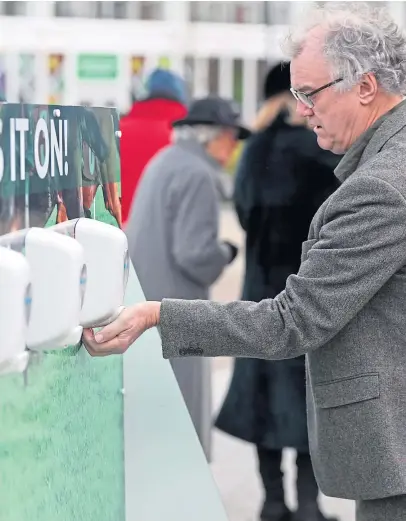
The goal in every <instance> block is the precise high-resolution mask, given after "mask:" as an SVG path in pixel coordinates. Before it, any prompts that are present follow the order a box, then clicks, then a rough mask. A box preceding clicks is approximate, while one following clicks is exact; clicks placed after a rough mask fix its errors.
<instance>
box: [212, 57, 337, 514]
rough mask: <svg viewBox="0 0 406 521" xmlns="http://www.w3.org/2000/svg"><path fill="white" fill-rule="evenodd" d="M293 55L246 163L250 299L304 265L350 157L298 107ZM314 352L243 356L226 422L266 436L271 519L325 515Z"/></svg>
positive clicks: (274, 79) (279, 75) (271, 84)
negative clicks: (286, 483) (290, 481)
mask: <svg viewBox="0 0 406 521" xmlns="http://www.w3.org/2000/svg"><path fill="white" fill-rule="evenodd" d="M289 88H290V68H289V64H282V63H279V64H278V65H276V66H275V67H274V68H272V69H271V70H270V71H269V73H268V75H267V78H266V80H265V85H264V95H265V100H266V101H265V103H264V105H263V106H262V108H261V110H260V111H259V113H258V116H257V120H256V122H255V125H254V127H255V133H254V134H253V135H252V136H251V138H249V140H248V141H247V142H246V145H245V147H244V149H243V151H242V154H241V158H240V161H239V164H238V167H237V172H236V181H235V192H234V201H235V207H236V211H237V214H238V218H239V221H240V223H241V226H242V228H243V229H244V230H245V232H246V270H245V277H244V286H243V294H242V299H243V300H251V301H256V302H258V301H260V300H262V299H266V298H274V297H275V296H276V295H278V293H280V292H281V291H282V290H283V289H284V288H285V284H286V279H287V278H288V277H289V275H291V274H296V273H297V271H298V269H299V266H300V257H301V246H302V242H303V241H305V240H306V239H307V234H308V230H309V225H310V222H311V220H312V218H313V216H314V214H315V213H316V211H317V209H318V208H319V206H320V205H321V204H322V203H323V202H324V200H325V199H326V198H327V197H328V196H329V195H330V194H331V193H332V192H333V191H334V190H335V189H336V188H337V186H338V181H337V180H336V178H335V176H334V172H333V171H334V168H335V167H336V166H337V164H338V161H339V159H340V157H338V156H334V155H333V154H331V153H330V152H327V151H324V150H322V149H321V148H319V146H318V144H317V140H316V136H315V134H314V133H313V132H312V131H311V130H309V129H308V128H306V126H305V122H304V120H302V119H298V117H297V116H296V113H295V105H296V102H295V100H294V98H293V96H292V95H291V94H290V92H289ZM305 394H306V391H305V358H304V357H300V358H296V359H290V360H280V361H266V360H258V359H243V358H240V359H237V360H236V361H235V365H234V372H233V376H232V379H231V383H230V387H229V390H228V393H227V395H226V398H225V401H224V404H223V406H222V408H221V410H220V413H219V415H218V417H217V421H216V424H215V425H216V427H217V428H219V429H221V430H222V431H224V432H226V433H228V434H231V435H233V436H236V437H237V438H240V439H242V440H245V441H248V442H250V443H253V444H255V445H256V450H257V457H258V464H259V473H260V476H261V479H262V483H263V486H264V492H265V494H264V496H265V497H264V503H263V507H262V511H261V515H260V518H261V520H262V521H290V520H295V521H324V520H325V519H326V518H325V517H324V515H323V514H322V513H321V512H320V510H319V507H318V502H317V498H318V487H317V484H316V481H315V478H314V475H313V469H312V464H311V460H310V455H309V447H308V437H307V421H306V396H305ZM287 447H290V448H294V449H296V451H297V458H296V465H297V498H298V510H297V511H296V512H295V513H292V512H291V511H290V510H289V509H288V507H287V506H286V503H285V498H284V488H283V474H282V471H281V460H282V450H283V449H284V448H287Z"/></svg>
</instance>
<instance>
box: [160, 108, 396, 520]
mask: <svg viewBox="0 0 406 521" xmlns="http://www.w3.org/2000/svg"><path fill="white" fill-rule="evenodd" d="M336 175H337V177H338V178H339V180H340V181H341V183H342V184H341V185H340V187H339V188H338V189H337V190H336V192H334V193H333V194H332V195H331V196H330V197H329V198H328V199H327V201H326V202H325V203H324V204H322V206H321V207H320V209H319V211H318V212H317V213H316V215H315V217H314V219H313V221H312V224H311V226H310V231H309V235H308V240H307V241H305V242H304V243H303V250H302V264H301V267H300V269H299V272H298V273H297V275H291V276H290V277H289V278H288V280H287V284H286V288H285V290H284V291H282V292H281V293H280V294H279V295H277V296H276V297H275V298H274V299H269V300H263V301H262V302H260V303H254V302H232V303H226V304H221V303H215V302H203V301H194V302H182V301H176V300H164V301H163V305H162V308H161V335H162V344H163V356H164V357H165V358H173V357H179V356H196V355H200V356H204V357H205V356H233V357H257V358H264V359H269V360H278V359H283V358H291V357H295V356H298V355H302V354H306V365H307V368H306V369H307V371H306V373H307V374H306V377H307V407H308V427H309V444H310V450H311V455H312V461H313V465H314V470H315V475H316V478H317V481H318V484H319V486H320V489H321V490H322V492H323V493H324V494H326V495H328V496H335V497H341V498H348V499H356V500H372V499H376V498H388V497H390V496H396V495H405V494H406V102H405V101H403V102H402V103H400V104H399V105H397V106H396V107H395V108H394V109H392V110H391V111H390V112H388V113H387V114H385V115H384V116H382V117H381V118H380V119H379V120H378V121H377V122H376V123H375V124H374V125H373V126H372V127H370V128H369V129H368V130H367V131H366V132H365V133H364V134H363V135H362V136H361V137H360V138H359V139H358V140H357V141H356V142H355V143H354V144H353V146H352V147H351V148H350V149H349V150H348V152H347V153H346V155H345V156H344V157H343V159H342V161H341V162H340V164H339V165H338V167H337V169H336ZM405 503H406V502H405ZM403 514H404V516H406V513H403ZM404 518H405V517H402V519H404ZM379 519H380V518H379ZM399 519H400V518H399ZM371 521H372V517H371Z"/></svg>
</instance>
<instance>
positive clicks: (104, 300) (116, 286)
mask: <svg viewBox="0 0 406 521" xmlns="http://www.w3.org/2000/svg"><path fill="white" fill-rule="evenodd" d="M49 229H50V230H53V231H55V232H59V234H65V235H67V236H69V237H71V238H74V239H75V240H76V241H77V242H78V243H79V244H80V246H81V247H82V248H83V250H84V255H85V263H86V268H87V284H86V293H85V297H84V303H83V307H82V311H81V314H80V325H81V326H83V327H100V326H104V325H106V324H108V323H109V322H112V321H113V320H114V319H115V318H116V317H117V316H118V315H119V313H120V312H121V311H122V309H123V302H124V294H125V290H126V286H127V281H128V273H129V254H128V242H127V237H126V235H125V233H124V232H123V231H122V230H120V229H118V228H115V227H114V226H111V225H110V224H106V223H102V222H100V221H96V220H93V219H86V218H79V219H73V220H70V221H66V222H64V223H61V224H57V225H56V226H52V227H51V228H49Z"/></svg>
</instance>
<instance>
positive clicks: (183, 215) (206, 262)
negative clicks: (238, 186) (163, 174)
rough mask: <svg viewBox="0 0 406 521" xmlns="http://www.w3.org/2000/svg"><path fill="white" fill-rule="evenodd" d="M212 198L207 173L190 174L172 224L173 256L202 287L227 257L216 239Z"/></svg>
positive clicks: (214, 278) (218, 269)
mask: <svg viewBox="0 0 406 521" xmlns="http://www.w3.org/2000/svg"><path fill="white" fill-rule="evenodd" d="M216 197H217V196H216V193H215V190H214V187H213V185H212V183H211V180H210V179H209V178H208V177H207V176H205V175H199V174H198V173H196V175H191V176H190V177H189V178H188V182H187V185H186V189H185V190H184V191H183V193H182V195H180V196H179V198H178V206H177V208H176V210H175V212H176V214H175V219H174V223H173V243H172V255H173V258H174V260H175V262H176V264H177V266H178V267H179V269H180V270H181V271H182V272H183V273H184V275H185V276H186V277H188V278H189V279H190V280H192V281H194V282H195V283H197V284H199V285H201V286H204V287H209V286H210V285H211V284H213V282H215V281H216V279H217V278H218V277H219V275H220V274H221V272H222V271H223V269H224V267H225V266H226V264H227V263H228V262H229V260H230V256H231V253H230V251H229V249H228V247H227V246H225V245H224V244H221V243H220V242H219V240H218V225H219V223H218V219H219V213H218V208H217V200H216Z"/></svg>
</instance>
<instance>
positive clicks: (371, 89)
mask: <svg viewBox="0 0 406 521" xmlns="http://www.w3.org/2000/svg"><path fill="white" fill-rule="evenodd" d="M377 92H378V82H377V81H376V77H375V74H373V73H371V72H368V73H367V74H364V75H363V76H362V78H361V81H360V83H359V85H358V97H359V100H360V102H361V104H362V105H368V104H369V103H371V102H372V101H373V100H374V99H375V96H376V94H377Z"/></svg>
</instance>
